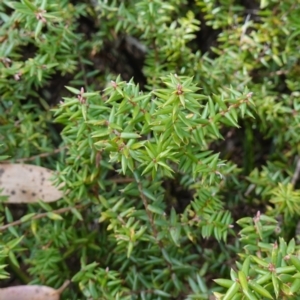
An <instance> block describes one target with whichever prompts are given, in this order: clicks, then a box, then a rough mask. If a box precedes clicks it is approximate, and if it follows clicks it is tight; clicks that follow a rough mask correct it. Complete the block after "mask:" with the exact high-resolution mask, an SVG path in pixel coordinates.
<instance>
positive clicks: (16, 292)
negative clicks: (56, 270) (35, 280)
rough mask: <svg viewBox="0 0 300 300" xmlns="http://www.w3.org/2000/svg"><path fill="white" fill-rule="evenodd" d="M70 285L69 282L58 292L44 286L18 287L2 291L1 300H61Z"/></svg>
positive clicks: (0, 291) (0, 290) (0, 292)
mask: <svg viewBox="0 0 300 300" xmlns="http://www.w3.org/2000/svg"><path fill="white" fill-rule="evenodd" d="M69 283H70V281H69V280H67V281H66V282H65V283H64V284H63V285H62V286H61V287H60V288H59V289H58V290H55V289H53V288H51V287H48V286H44V285H18V286H12V287H7V288H3V289H0V300H59V298H60V294H61V293H62V292H63V290H64V289H65V288H66V287H67V286H68V284H69Z"/></svg>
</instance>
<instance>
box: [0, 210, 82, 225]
mask: <svg viewBox="0 0 300 300" xmlns="http://www.w3.org/2000/svg"><path fill="white" fill-rule="evenodd" d="M83 207H84V205H82V204H78V205H75V206H73V207H64V208H60V209H56V210H52V211H49V212H51V213H54V214H63V213H66V212H68V211H71V210H72V209H74V208H76V209H80V208H83ZM49 212H45V213H40V214H37V215H35V216H33V217H32V218H31V219H29V220H25V221H23V220H18V221H14V222H11V223H8V224H5V225H3V226H0V231H3V230H5V229H7V228H9V227H12V226H17V225H20V224H23V223H25V222H28V221H31V220H38V219H42V218H45V217H47V216H48V213H49Z"/></svg>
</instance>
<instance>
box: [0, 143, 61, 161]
mask: <svg viewBox="0 0 300 300" xmlns="http://www.w3.org/2000/svg"><path fill="white" fill-rule="evenodd" d="M66 148H67V146H64V147H62V148H58V149H54V150H53V151H51V152H45V153H41V154H38V155H34V156H31V157H25V158H18V159H16V160H15V162H17V163H23V162H26V161H33V160H35V159H36V158H41V157H47V156H50V155H53V154H56V153H59V152H61V151H62V150H64V149H66ZM12 160H13V159H11V160H2V161H1V163H11V162H12Z"/></svg>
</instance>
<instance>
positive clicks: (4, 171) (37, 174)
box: [0, 164, 63, 203]
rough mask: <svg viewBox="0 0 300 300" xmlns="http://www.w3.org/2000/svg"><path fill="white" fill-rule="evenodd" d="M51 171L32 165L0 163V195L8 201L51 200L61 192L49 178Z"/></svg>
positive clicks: (30, 201) (57, 197) (59, 195)
mask: <svg viewBox="0 0 300 300" xmlns="http://www.w3.org/2000/svg"><path fill="white" fill-rule="evenodd" d="M52 175H53V171H51V170H49V169H46V168H43V167H39V166H34V165H26V164H0V189H3V191H2V193H1V195H4V196H8V197H9V198H8V203H33V202H37V201H38V200H42V201H44V202H53V201H56V200H58V199H60V198H62V196H63V194H62V191H60V190H59V189H58V188H57V187H55V186H54V185H53V183H52V181H51V180H50V178H51V176H52Z"/></svg>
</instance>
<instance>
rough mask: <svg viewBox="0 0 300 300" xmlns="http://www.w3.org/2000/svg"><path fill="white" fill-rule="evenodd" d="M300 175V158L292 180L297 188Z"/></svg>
mask: <svg viewBox="0 0 300 300" xmlns="http://www.w3.org/2000/svg"><path fill="white" fill-rule="evenodd" d="M299 175H300V158H298V159H297V165H296V169H295V172H294V175H293V178H292V185H293V186H295V184H296V182H297V180H298V178H299Z"/></svg>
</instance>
